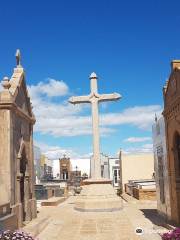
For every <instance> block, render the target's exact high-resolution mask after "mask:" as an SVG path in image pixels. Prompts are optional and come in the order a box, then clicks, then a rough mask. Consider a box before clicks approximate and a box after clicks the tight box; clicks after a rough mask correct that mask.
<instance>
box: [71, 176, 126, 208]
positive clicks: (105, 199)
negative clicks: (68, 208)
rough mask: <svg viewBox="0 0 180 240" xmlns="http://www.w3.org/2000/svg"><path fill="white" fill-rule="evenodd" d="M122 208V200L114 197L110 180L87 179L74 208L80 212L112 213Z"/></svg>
mask: <svg viewBox="0 0 180 240" xmlns="http://www.w3.org/2000/svg"><path fill="white" fill-rule="evenodd" d="M122 207H123V204H122V199H121V198H120V197H118V196H117V195H116V193H115V190H114V188H113V186H112V185H111V180H109V179H87V180H85V181H84V186H83V189H82V191H81V194H80V196H79V197H78V198H77V200H76V201H75V207H74V208H75V209H76V210H78V211H82V212H113V211H119V210H121V209H122Z"/></svg>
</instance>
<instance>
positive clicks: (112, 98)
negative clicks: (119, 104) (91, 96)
mask: <svg viewBox="0 0 180 240" xmlns="http://www.w3.org/2000/svg"><path fill="white" fill-rule="evenodd" d="M120 98H122V96H121V95H120V94H119V93H110V94H101V95H100V96H99V102H106V101H116V100H119V99H120Z"/></svg>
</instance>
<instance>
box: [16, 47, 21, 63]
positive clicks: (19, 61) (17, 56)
mask: <svg viewBox="0 0 180 240" xmlns="http://www.w3.org/2000/svg"><path fill="white" fill-rule="evenodd" d="M15 56H16V66H17V67H22V66H21V52H20V50H19V49H17V50H16V55H15Z"/></svg>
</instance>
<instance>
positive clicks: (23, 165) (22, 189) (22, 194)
mask: <svg viewBox="0 0 180 240" xmlns="http://www.w3.org/2000/svg"><path fill="white" fill-rule="evenodd" d="M26 168H27V160H26V155H25V151H24V150H23V153H22V157H21V159H20V173H21V178H20V201H21V204H22V219H23V221H25V220H26V211H25V190H26V189H25V181H26V179H25V176H26Z"/></svg>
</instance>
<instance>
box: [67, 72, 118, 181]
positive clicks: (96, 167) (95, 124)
mask: <svg viewBox="0 0 180 240" xmlns="http://www.w3.org/2000/svg"><path fill="white" fill-rule="evenodd" d="M89 79H90V82H91V83H90V84H91V92H90V94H89V95H87V96H77V97H71V98H70V99H69V102H70V103H72V104H79V103H91V106H92V128H93V159H92V160H93V164H91V166H93V169H91V178H92V179H101V159H100V144H99V110H98V105H99V102H106V101H115V100H118V99H120V98H121V95H120V94H118V93H112V94H99V93H98V86H97V79H98V77H97V75H96V73H94V72H93V73H92V74H91V75H90V77H89Z"/></svg>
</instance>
